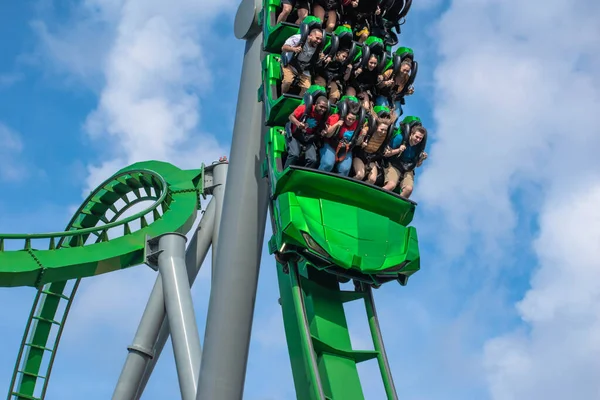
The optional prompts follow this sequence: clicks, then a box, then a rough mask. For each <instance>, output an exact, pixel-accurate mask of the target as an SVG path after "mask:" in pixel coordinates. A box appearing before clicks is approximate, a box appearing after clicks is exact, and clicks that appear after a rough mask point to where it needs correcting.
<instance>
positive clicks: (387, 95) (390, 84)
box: [375, 58, 415, 127]
mask: <svg viewBox="0 0 600 400" xmlns="http://www.w3.org/2000/svg"><path fill="white" fill-rule="evenodd" d="M411 68H412V61H411V60H410V59H408V58H407V59H405V60H404V61H402V63H401V64H400V71H399V72H398V74H396V76H394V69H393V68H390V69H388V70H387V71H385V72H384V73H383V74H381V75H380V76H379V78H378V79H379V83H378V84H377V97H376V98H375V105H376V106H388V107H390V108H391V109H392V110H394V112H395V114H396V116H397V117H398V119H397V120H396V124H395V125H396V127H398V126H399V123H400V116H401V115H402V103H401V97H402V91H403V90H404V86H406V83H407V82H408V80H409V78H410V69H411ZM414 92H415V89H414V88H413V87H412V86H411V87H409V88H408V89H407V90H406V95H411V94H413V93H414Z"/></svg>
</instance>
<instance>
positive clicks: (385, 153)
mask: <svg viewBox="0 0 600 400" xmlns="http://www.w3.org/2000/svg"><path fill="white" fill-rule="evenodd" d="M391 155H392V151H391V150H390V149H385V151H384V152H383V156H384V157H390V156H391Z"/></svg>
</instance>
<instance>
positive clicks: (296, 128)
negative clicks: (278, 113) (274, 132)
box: [284, 96, 329, 168]
mask: <svg viewBox="0 0 600 400" xmlns="http://www.w3.org/2000/svg"><path fill="white" fill-rule="evenodd" d="M328 106H329V104H328V101H327V98H326V97H325V96H319V97H317V100H316V101H315V105H314V106H312V107H311V110H310V111H309V112H307V110H306V105H304V104H301V105H299V106H298V107H296V109H295V110H294V112H293V113H292V114H290V117H289V119H290V122H291V127H290V131H291V135H286V137H287V160H286V161H285V166H284V168H287V167H289V166H290V165H300V164H301V163H300V159H301V158H302V155H304V166H305V167H308V168H315V167H316V166H317V163H318V162H319V160H318V158H317V146H316V144H315V141H316V139H317V138H318V136H317V134H319V135H322V131H323V130H324V129H323V128H324V127H325V121H324V120H325V118H324V116H325V113H326V112H327V111H328Z"/></svg>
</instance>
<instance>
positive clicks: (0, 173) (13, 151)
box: [0, 122, 28, 181]
mask: <svg viewBox="0 0 600 400" xmlns="http://www.w3.org/2000/svg"><path fill="white" fill-rule="evenodd" d="M23 149H24V145H23V140H22V139H21V134H19V133H18V132H16V131H15V130H13V129H11V128H9V127H8V126H6V125H4V124H3V123H2V122H0V180H4V181H18V180H21V179H23V178H24V177H26V176H27V173H28V171H27V168H26V166H25V161H24V160H23V159H22V153H23Z"/></svg>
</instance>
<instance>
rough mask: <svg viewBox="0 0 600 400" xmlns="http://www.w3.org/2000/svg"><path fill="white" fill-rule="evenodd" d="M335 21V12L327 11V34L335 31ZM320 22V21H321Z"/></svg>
mask: <svg viewBox="0 0 600 400" xmlns="http://www.w3.org/2000/svg"><path fill="white" fill-rule="evenodd" d="M336 19H337V14H336V12H335V10H332V11H327V26H326V27H325V30H326V31H327V32H329V33H331V32H333V30H334V29H335V22H336ZM321 21H322V19H321Z"/></svg>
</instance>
